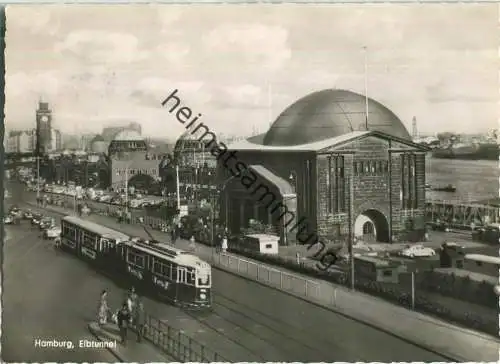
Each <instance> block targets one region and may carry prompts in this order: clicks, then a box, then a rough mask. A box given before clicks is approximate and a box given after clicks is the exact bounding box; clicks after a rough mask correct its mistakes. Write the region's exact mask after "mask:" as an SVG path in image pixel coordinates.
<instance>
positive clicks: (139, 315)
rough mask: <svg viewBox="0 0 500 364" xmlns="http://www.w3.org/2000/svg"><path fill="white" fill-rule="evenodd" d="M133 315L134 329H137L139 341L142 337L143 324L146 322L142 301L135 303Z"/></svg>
mask: <svg viewBox="0 0 500 364" xmlns="http://www.w3.org/2000/svg"><path fill="white" fill-rule="evenodd" d="M134 316H135V317H134V321H135V329H136V330H137V342H138V343H140V342H141V341H142V337H143V336H144V325H145V324H146V317H145V314H144V304H143V303H142V301H139V303H138V304H137V308H136V310H135V314H134Z"/></svg>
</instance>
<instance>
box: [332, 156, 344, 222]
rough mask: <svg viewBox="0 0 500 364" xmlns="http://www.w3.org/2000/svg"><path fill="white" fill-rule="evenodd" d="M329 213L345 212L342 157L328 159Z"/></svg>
mask: <svg viewBox="0 0 500 364" xmlns="http://www.w3.org/2000/svg"><path fill="white" fill-rule="evenodd" d="M329 174H330V176H329V178H330V188H329V196H328V197H329V198H328V200H329V212H333V213H339V212H345V174H344V156H331V157H330V158H329Z"/></svg>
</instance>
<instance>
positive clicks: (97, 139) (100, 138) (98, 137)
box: [90, 134, 105, 143]
mask: <svg viewBox="0 0 500 364" xmlns="http://www.w3.org/2000/svg"><path fill="white" fill-rule="evenodd" d="M104 141H105V140H104V138H103V137H102V135H99V134H97V135H96V136H95V137H94V138H93V139H92V141H91V142H90V143H95V142H104Z"/></svg>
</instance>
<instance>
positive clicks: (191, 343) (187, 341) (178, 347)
mask: <svg viewBox="0 0 500 364" xmlns="http://www.w3.org/2000/svg"><path fill="white" fill-rule="evenodd" d="M144 338H145V339H147V340H149V341H150V342H151V343H152V344H153V345H155V346H157V347H159V348H160V349H162V350H163V351H164V352H165V353H167V354H169V355H171V356H172V357H174V358H175V359H176V360H179V361H181V362H183V363H185V362H201V363H212V362H227V361H228V360H226V359H225V358H224V357H222V356H221V355H219V354H218V353H216V352H215V351H213V350H210V349H209V348H207V347H206V346H205V345H203V344H200V343H199V342H198V341H196V340H194V339H192V338H190V337H189V336H187V335H185V334H184V333H182V332H181V331H180V330H177V329H174V328H172V327H170V326H168V325H167V324H165V323H164V322H162V321H160V320H158V319H157V318H154V317H152V316H150V315H146V327H145V331H144Z"/></svg>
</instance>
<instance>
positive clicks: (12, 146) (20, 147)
mask: <svg viewBox="0 0 500 364" xmlns="http://www.w3.org/2000/svg"><path fill="white" fill-rule="evenodd" d="M6 139H7V143H6V144H7V145H6V147H5V149H6V152H7V153H33V151H34V150H35V145H36V130H35V129H27V130H12V131H10V132H9V134H8V135H7V138H6Z"/></svg>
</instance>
